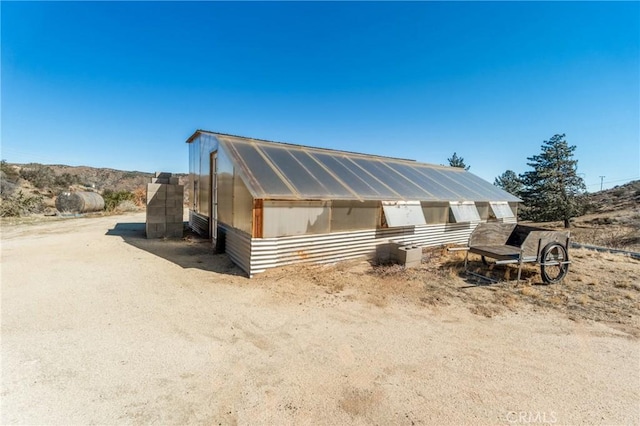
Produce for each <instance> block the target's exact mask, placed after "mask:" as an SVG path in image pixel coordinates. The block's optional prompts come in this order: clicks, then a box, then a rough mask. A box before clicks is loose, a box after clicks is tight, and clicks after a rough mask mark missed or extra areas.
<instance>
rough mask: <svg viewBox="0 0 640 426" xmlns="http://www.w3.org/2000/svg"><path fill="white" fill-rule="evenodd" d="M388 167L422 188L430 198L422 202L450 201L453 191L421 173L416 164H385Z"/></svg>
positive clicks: (423, 199)
mask: <svg viewBox="0 0 640 426" xmlns="http://www.w3.org/2000/svg"><path fill="white" fill-rule="evenodd" d="M385 164H386V165H387V166H388V167H390V168H392V169H393V170H395V171H397V172H398V173H401V174H402V175H403V176H406V177H407V178H409V179H411V181H412V182H414V183H415V184H416V185H418V186H420V187H421V188H423V189H424V191H425V192H427V194H428V196H427V197H425V198H421V200H422V201H442V200H445V201H449V200H450V198H449V197H451V191H450V190H448V189H447V188H446V187H444V186H442V184H440V183H439V182H438V181H437V180H434V179H432V178H429V177H428V176H427V175H425V174H423V173H420V171H419V168H418V167H416V164H402V163H393V162H387V163H385Z"/></svg>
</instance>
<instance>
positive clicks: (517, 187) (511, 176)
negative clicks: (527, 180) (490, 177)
mask: <svg viewBox="0 0 640 426" xmlns="http://www.w3.org/2000/svg"><path fill="white" fill-rule="evenodd" d="M493 184H494V185H495V186H498V187H500V188H502V189H504V190H505V191H507V192H508V193H509V194H513V195H515V196H516V197H519V196H520V194H521V193H522V190H523V189H524V186H523V185H522V180H521V179H520V177H519V176H518V175H517V174H516V173H515V172H514V171H513V170H507V171H506V172H504V173H503V174H501V175H500V176H498V177H497V178H496V180H495V181H493Z"/></svg>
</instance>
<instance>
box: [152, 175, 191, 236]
mask: <svg viewBox="0 0 640 426" xmlns="http://www.w3.org/2000/svg"><path fill="white" fill-rule="evenodd" d="M183 198H184V185H178V178H177V177H172V176H171V173H166V172H156V176H155V177H153V178H151V183H148V184H147V224H146V225H147V226H146V229H147V238H182V233H183V229H184V225H183V218H182V202H183Z"/></svg>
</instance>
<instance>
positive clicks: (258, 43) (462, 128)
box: [1, 1, 640, 191]
mask: <svg viewBox="0 0 640 426" xmlns="http://www.w3.org/2000/svg"><path fill="white" fill-rule="evenodd" d="M1 15H2V29H1V31H2V75H1V78H2V85H1V88H2V93H1V101H2V105H1V106H2V129H1V136H2V158H3V159H6V160H8V161H10V162H31V161H33V162H41V163H56V164H70V165H89V166H97V167H111V168H116V169H123V170H143V171H156V170H163V171H170V172H186V171H187V169H188V150H187V146H186V144H185V143H184V141H185V140H186V139H187V138H188V137H189V136H190V135H191V134H192V133H193V132H194V131H195V130H196V129H198V128H203V129H208V130H213V131H218V132H222V133H231V134H239V135H243V136H251V137H255V138H261V139H268V140H276V141H282V142H290V143H299V144H303V145H312V146H319V147H327V148H337V149H345V150H350V151H359V152H366V153H372V154H380V155H389V156H396V157H403V158H412V159H416V160H419V161H424V162H429V163H437V164H446V163H447V158H448V157H450V156H451V155H452V154H453V152H454V151H455V152H457V153H458V155H460V156H462V157H463V158H464V159H465V162H466V163H467V164H470V165H471V172H473V173H475V174H477V175H479V176H481V177H483V178H485V179H487V180H489V181H491V182H493V179H494V178H495V177H496V176H498V175H499V174H501V173H502V172H504V171H505V170H507V169H511V170H514V171H516V172H517V173H522V172H524V171H526V170H528V169H529V168H528V166H527V164H526V163H527V160H526V158H527V157H530V156H532V155H535V154H538V153H539V152H540V146H541V145H542V143H543V141H544V140H546V139H549V138H551V137H552V136H553V135H554V134H556V133H566V135H567V140H568V142H569V143H570V144H573V145H577V149H576V152H575V156H576V158H577V159H578V160H579V170H578V171H579V172H580V173H583V174H584V175H583V176H584V178H585V182H586V183H587V185H588V189H589V190H591V191H595V190H598V189H599V188H600V176H605V178H604V182H605V185H604V186H605V187H611V186H614V185H617V184H621V183H624V182H626V181H628V180H631V179H639V178H640V59H639V58H640V3H638V2H625V3H613V2H605V3H596V2H587V3H583V2H567V3H562V2H545V3H524V2H495V3H484V2H470V3H466V2H443V3H440V2H421V3H362V2H355V3H338V2H330V3H292V2H286V3H275V2H273V3H272V2H264V3H249V2H241V3H220V2H194V3H173V2H171V3H170V2H115V3H114V2H63V3H51V2H30V3H25V2H5V1H3V2H2V3H1Z"/></svg>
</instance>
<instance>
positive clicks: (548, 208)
mask: <svg viewBox="0 0 640 426" xmlns="http://www.w3.org/2000/svg"><path fill="white" fill-rule="evenodd" d="M541 148H542V152H541V153H540V154H539V155H534V156H533V157H528V158H527V160H529V162H528V163H527V165H529V166H530V167H532V168H533V170H531V171H528V172H525V173H524V174H523V175H522V176H521V177H520V178H521V179H522V182H523V184H524V190H523V191H522V194H521V198H522V199H523V201H524V205H525V207H526V208H525V209H523V211H522V213H523V217H524V218H525V219H530V220H534V221H538V222H548V221H556V220H562V221H564V226H565V228H569V227H570V219H571V218H572V217H574V216H577V215H579V214H581V213H582V211H583V209H584V207H583V203H582V200H581V197H580V195H581V194H582V193H583V192H584V191H585V189H586V187H585V185H584V181H583V180H582V178H581V177H580V176H578V174H577V167H578V160H574V159H573V152H574V151H575V149H576V147H575V145H574V146H569V145H568V144H567V141H566V140H565V135H564V133H563V134H556V135H554V136H553V137H552V138H551V139H550V140H548V141H544V143H543V145H542V147H541Z"/></svg>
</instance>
